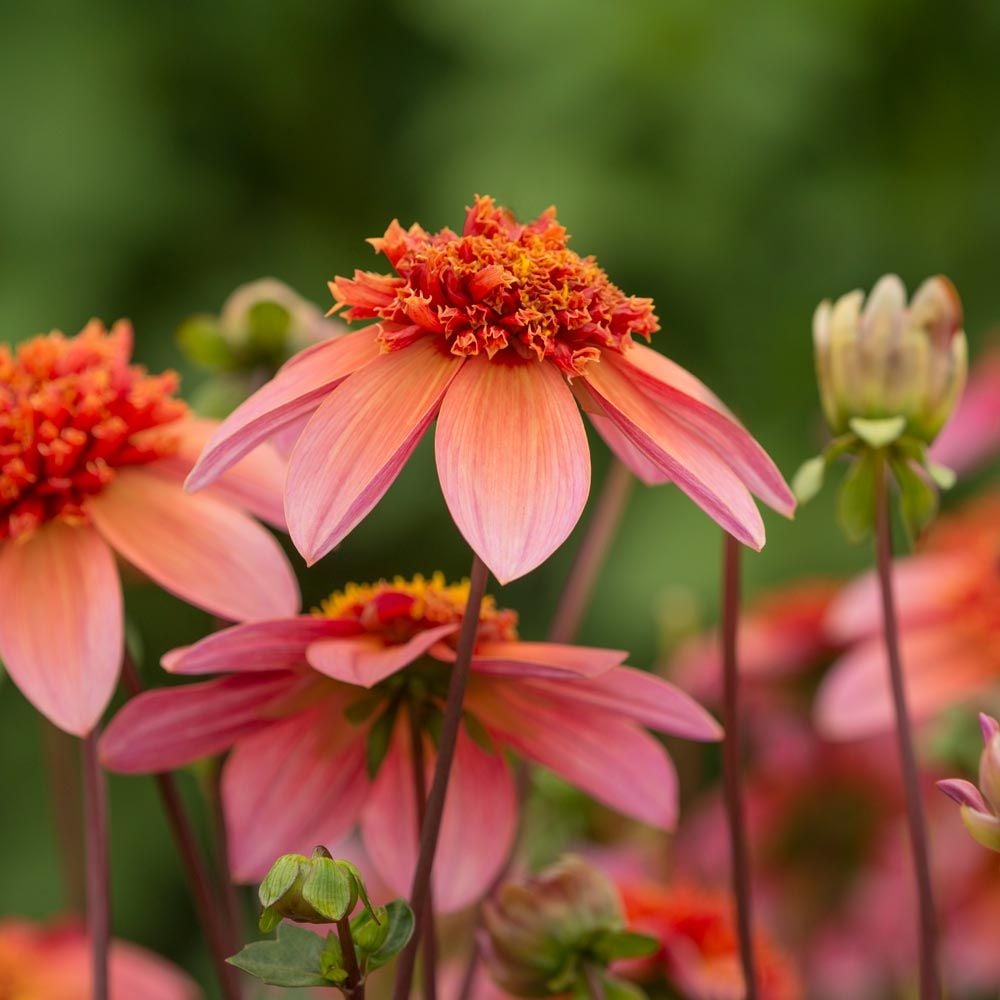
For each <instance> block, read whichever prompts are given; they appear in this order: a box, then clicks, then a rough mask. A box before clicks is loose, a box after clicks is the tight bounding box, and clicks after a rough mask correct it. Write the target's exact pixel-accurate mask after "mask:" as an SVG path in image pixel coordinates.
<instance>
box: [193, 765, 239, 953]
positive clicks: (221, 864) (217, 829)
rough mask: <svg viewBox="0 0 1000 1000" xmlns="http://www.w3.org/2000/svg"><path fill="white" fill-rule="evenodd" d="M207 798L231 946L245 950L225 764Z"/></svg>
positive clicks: (214, 774) (211, 779) (207, 786)
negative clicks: (226, 804)
mask: <svg viewBox="0 0 1000 1000" xmlns="http://www.w3.org/2000/svg"><path fill="white" fill-rule="evenodd" d="M203 790H204V794H205V798H206V799H207V800H208V805H209V809H210V811H211V814H212V838H213V840H214V848H215V850H214V852H213V854H214V858H215V868H216V873H217V881H218V891H219V898H220V899H221V900H222V904H223V907H224V908H225V915H226V916H225V921H226V923H227V924H228V925H229V928H230V934H229V943H230V945H231V946H232V947H233V949H234V950H239V949H240V948H241V947H242V946H243V905H242V901H241V900H240V895H239V889H238V887H237V885H236V883H235V882H234V881H233V877H232V868H231V867H230V864H229V840H228V837H227V832H226V813H225V810H224V808H223V805H222V760H221V758H217V759H216V760H215V762H214V766H213V767H212V769H211V773H210V774H209V776H208V779H207V780H206V781H205V783H204V789H203Z"/></svg>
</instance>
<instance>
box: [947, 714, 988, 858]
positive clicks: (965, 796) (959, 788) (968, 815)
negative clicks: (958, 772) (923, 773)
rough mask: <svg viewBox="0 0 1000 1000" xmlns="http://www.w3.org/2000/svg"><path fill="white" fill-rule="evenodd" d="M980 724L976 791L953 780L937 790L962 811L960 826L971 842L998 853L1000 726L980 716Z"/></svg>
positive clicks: (965, 783)
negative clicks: (980, 745) (962, 824)
mask: <svg viewBox="0 0 1000 1000" xmlns="http://www.w3.org/2000/svg"><path fill="white" fill-rule="evenodd" d="M979 724H980V728H981V729H982V733H983V752H982V755H981V756H980V758H979V788H976V786H975V785H973V784H972V782H970V781H964V780H962V779H955V778H950V779H948V780H947V781H939V782H938V788H940V789H941V791H942V792H944V793H945V795H947V796H948V797H949V798H951V799H954V801H955V802H957V803H958V804H959V805H960V806H961V807H962V822H963V823H964V824H965V828H966V829H967V830H968V831H969V833H970V834H971V835H972V836H973V838H974V839H975V840H977V841H979V843H980V844H982V845H983V847H988V848H989V849H990V850H991V851H997V852H1000V723H998V722H997V720H996V719H994V718H991V717H990V716H988V715H980V716H979Z"/></svg>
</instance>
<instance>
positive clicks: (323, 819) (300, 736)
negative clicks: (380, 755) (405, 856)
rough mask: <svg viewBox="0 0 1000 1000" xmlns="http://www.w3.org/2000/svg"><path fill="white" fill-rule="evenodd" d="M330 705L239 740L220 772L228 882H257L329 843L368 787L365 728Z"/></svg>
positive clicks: (342, 831) (336, 703)
mask: <svg viewBox="0 0 1000 1000" xmlns="http://www.w3.org/2000/svg"><path fill="white" fill-rule="evenodd" d="M343 707H344V706H343V700H342V699H340V698H337V697H334V698H331V699H327V700H326V701H324V702H323V703H322V704H319V705H316V706H314V707H313V708H311V709H307V710H306V711H304V712H299V713H298V714H296V715H293V716H289V718H287V719H282V720H281V721H280V722H275V723H273V724H272V725H270V726H268V727H267V728H266V729H263V730H261V731H260V732H258V733H256V734H254V735H252V736H250V737H248V738H247V739H243V740H240V741H239V743H237V745H236V747H235V748H234V749H233V752H232V753H231V754H230V755H229V759H228V760H227V761H226V764H225V766H224V768H223V771H222V801H223V806H224V809H225V815H226V828H227V831H228V834H229V855H230V860H231V864H232V868H233V878H234V879H235V880H236V881H238V882H256V881H258V880H259V879H261V878H263V876H264V875H265V874H266V873H267V871H268V869H269V868H270V866H271V865H272V864H273V862H274V859H275V858H277V857H279V856H280V855H282V854H306V855H308V854H309V853H310V851H311V850H312V849H313V848H314V847H315V846H316V845H317V844H324V845H326V844H334V843H336V842H337V841H338V840H340V839H341V838H342V837H343V836H345V835H346V834H347V832H348V831H349V830H350V829H351V827H352V826H353V825H354V823H355V822H356V821H357V818H358V813H359V812H360V810H361V806H362V805H363V803H364V801H365V798H366V797H367V795H368V790H369V788H370V785H369V782H368V778H367V776H366V775H365V751H364V730H363V729H360V728H357V727H355V726H352V725H351V724H350V723H349V722H348V721H347V720H346V719H345V718H344V715H343Z"/></svg>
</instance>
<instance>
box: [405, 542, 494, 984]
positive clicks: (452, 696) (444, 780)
mask: <svg viewBox="0 0 1000 1000" xmlns="http://www.w3.org/2000/svg"><path fill="white" fill-rule="evenodd" d="M488 576H489V573H488V571H487V569H486V566H485V565H484V564H483V561H482V559H480V558H479V556H477V555H473V557H472V570H471V571H470V573H469V578H470V586H469V600H468V603H467V604H466V606H465V614H464V616H463V618H462V629H461V631H460V632H459V635H458V649H457V650H456V653H455V663H454V665H453V666H452V669H451V683H450V684H449V685H448V700H447V703H446V704H445V710H444V721H443V722H442V724H441V738H440V740H439V742H438V755H437V762H436V764H435V766H434V780H433V781H432V782H431V791H430V795H428V797H427V814H426V816H425V817H424V824H423V829H422V830H421V832H420V852H419V854H418V856H417V868H416V871H415V872H414V875H413V888H412V890H411V892H410V905H411V906H412V907H413V912H414V915H415V923H414V928H413V938H412V940H411V941H410V943H409V945H408V946H407V947H406V949H405V950H404V951H403V954H402V955H401V956H400V959H399V967H398V969H397V972H396V984H395V987H394V989H393V994H392V995H393V1000H408V997H409V996H410V988H411V986H412V984H413V968H414V965H415V964H416V960H417V947H418V945H419V943H420V934H421V932H422V930H423V923H424V920H423V917H424V914H423V908H422V906H421V902H422V901H423V900H424V899H425V898H426V897H427V890H428V888H429V887H430V882H431V870H432V868H433V867H434V854H435V852H436V851H437V842H438V837H439V835H440V833H441V817H442V816H443V815H444V800H445V795H446V794H447V792H448V779H449V777H450V776H451V765H452V761H453V760H454V759H455V745H456V743H457V742H458V728H459V725H460V724H461V722H462V704H463V702H464V701H465V690H466V688H467V687H468V684H469V666H470V664H471V662H472V651H473V649H474V647H475V644H476V630H477V629H478V626H479V609H480V607H481V605H482V603H483V594H484V593H485V592H486V580H487V577H488Z"/></svg>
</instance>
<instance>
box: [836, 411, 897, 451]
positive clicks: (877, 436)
mask: <svg viewBox="0 0 1000 1000" xmlns="http://www.w3.org/2000/svg"><path fill="white" fill-rule="evenodd" d="M850 427H851V430H852V431H854V433H855V434H857V436H858V437H859V438H861V440H862V441H864V442H865V444H867V445H869V446H871V447H872V448H884V447H885V446H886V445H889V444H892V442H893V441H895V440H896V438H898V437H899V435H900V434H902V433H903V431H905V430H906V417H884V418H882V419H881V420H867V419H865V418H864V417H854V418H853V419H852V420H851V421H850Z"/></svg>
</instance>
